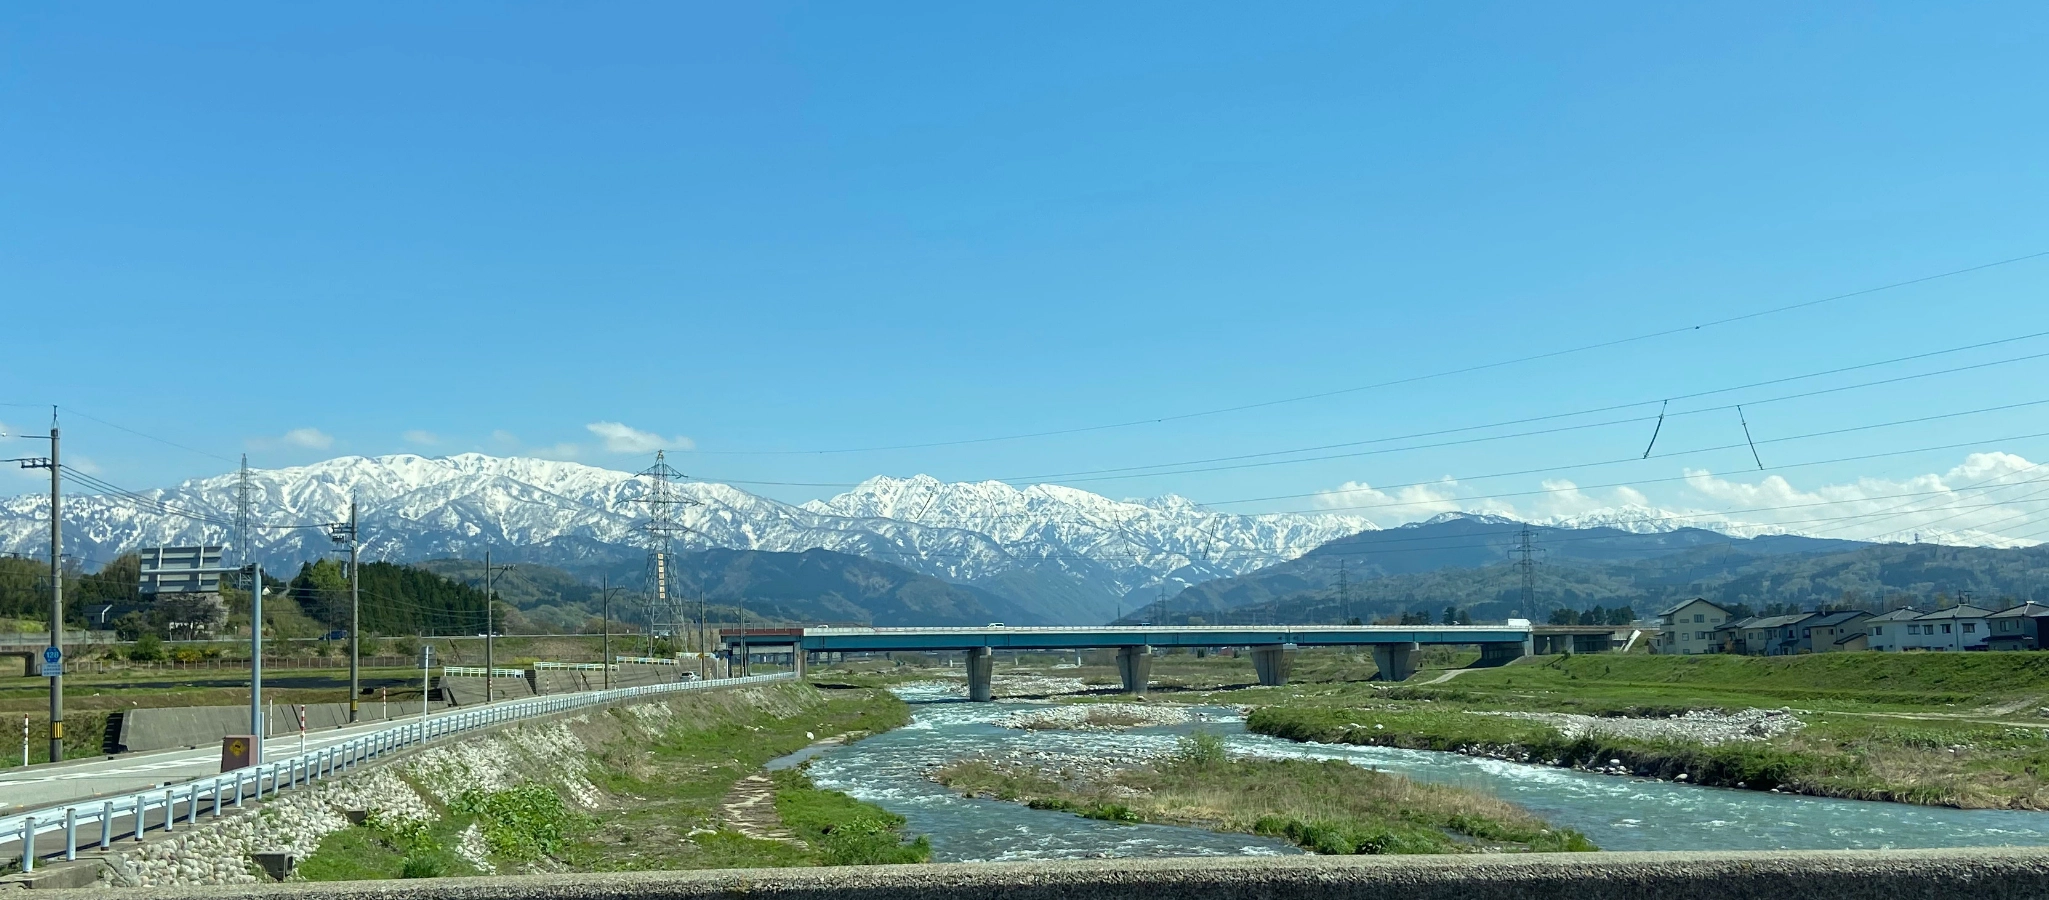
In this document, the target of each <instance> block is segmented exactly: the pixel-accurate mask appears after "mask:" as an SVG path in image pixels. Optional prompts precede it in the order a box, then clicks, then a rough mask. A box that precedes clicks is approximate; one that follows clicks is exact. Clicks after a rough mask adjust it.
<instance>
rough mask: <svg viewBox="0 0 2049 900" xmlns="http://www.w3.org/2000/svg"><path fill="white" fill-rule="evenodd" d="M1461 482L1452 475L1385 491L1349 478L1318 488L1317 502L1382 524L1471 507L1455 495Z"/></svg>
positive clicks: (1393, 523) (1408, 520)
mask: <svg viewBox="0 0 2049 900" xmlns="http://www.w3.org/2000/svg"><path fill="white" fill-rule="evenodd" d="M1457 487H1458V482H1456V481H1453V480H1451V479H1449V478H1447V479H1444V480H1443V481H1440V482H1437V483H1435V484H1412V485H1408V486H1405V487H1400V488H1396V489H1395V490H1393V491H1391V492H1390V491H1383V490H1381V489H1379V488H1376V487H1374V486H1372V485H1370V484H1367V483H1366V482H1363V481H1347V482H1345V483H1344V484H1341V485H1339V486H1337V488H1335V489H1333V490H1328V491H1319V492H1318V493H1317V495H1316V505H1317V506H1320V507H1323V508H1324V509H1328V510H1331V511H1333V512H1340V511H1341V512H1349V513H1353V514H1356V515H1360V516H1364V517H1366V518H1367V519H1370V520H1372V522H1373V524H1375V525H1379V526H1381V527H1383V528H1385V527H1387V526H1390V525H1399V524H1401V523H1403V522H1414V521H1419V520H1422V519H1427V518H1430V517H1431V516H1434V515H1437V514H1438V513H1446V512H1459V511H1471V510H1469V509H1468V506H1469V504H1465V503H1461V502H1460V501H1459V500H1458V498H1457V497H1456V496H1454V495H1453V491H1454V489H1456V488H1457Z"/></svg>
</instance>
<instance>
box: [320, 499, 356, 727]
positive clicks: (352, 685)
mask: <svg viewBox="0 0 2049 900" xmlns="http://www.w3.org/2000/svg"><path fill="white" fill-rule="evenodd" d="M327 535H328V537H329V538H331V539H333V540H334V541H335V542H336V543H347V544H348V547H349V721H350V722H352V723H353V722H355V721H356V719H357V717H358V715H359V710H358V709H357V702H358V698H359V697H360V696H361V695H362V691H363V687H362V650H363V641H362V638H361V637H360V636H359V635H360V633H361V631H362V627H363V625H362V614H363V592H362V587H363V583H362V579H361V578H360V577H359V576H358V575H357V574H356V562H357V559H356V557H357V553H356V548H357V541H356V501H355V499H354V498H350V499H349V521H348V524H346V525H343V524H334V525H329V526H327Z"/></svg>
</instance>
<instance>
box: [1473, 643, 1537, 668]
mask: <svg viewBox="0 0 2049 900" xmlns="http://www.w3.org/2000/svg"><path fill="white" fill-rule="evenodd" d="M1531 655H1533V654H1531V653H1530V642H1528V641H1515V642H1507V641H1503V642H1499V643H1492V644H1481V645H1480V661H1479V663H1477V665H1482V666H1505V665H1508V664H1509V663H1510V662H1512V661H1514V660H1517V659H1520V658H1522V657H1525V656H1531Z"/></svg>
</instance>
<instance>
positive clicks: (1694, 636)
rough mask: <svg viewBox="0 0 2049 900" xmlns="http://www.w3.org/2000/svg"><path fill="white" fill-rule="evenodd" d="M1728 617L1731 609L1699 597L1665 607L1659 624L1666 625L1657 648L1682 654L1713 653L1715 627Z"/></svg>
mask: <svg viewBox="0 0 2049 900" xmlns="http://www.w3.org/2000/svg"><path fill="white" fill-rule="evenodd" d="M1727 621H1729V611H1728V610H1726V609H1723V608H1721V607H1720V606H1717V605H1715V604H1713V603H1709V602H1708V601H1706V600H1704V599H1701V598H1699V597H1695V598H1693V599H1692V600H1688V601H1686V602H1684V603H1681V604H1679V605H1678V606H1674V607H1672V608H1671V609H1668V610H1665V611H1664V612H1662V613H1659V614H1658V624H1659V625H1661V626H1662V628H1663V634H1661V635H1660V636H1659V639H1658V648H1657V649H1658V652H1659V653H1677V654H1680V655H1682V656H1693V655H1696V654H1700V653H1714V652H1716V649H1717V647H1716V644H1715V629H1717V628H1720V627H1721V626H1722V624H1723V623H1725V622H1727Z"/></svg>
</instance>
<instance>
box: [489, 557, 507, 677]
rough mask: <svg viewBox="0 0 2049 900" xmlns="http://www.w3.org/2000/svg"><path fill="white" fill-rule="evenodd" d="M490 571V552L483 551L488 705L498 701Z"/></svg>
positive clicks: (495, 628)
mask: <svg viewBox="0 0 2049 900" xmlns="http://www.w3.org/2000/svg"><path fill="white" fill-rule="evenodd" d="M498 568H499V569H510V568H512V567H511V566H499V567H498ZM491 571H492V569H491V551H489V550H486V551H484V702H485V703H489V702H491V701H493V700H496V699H498V690H497V688H498V685H497V682H496V681H495V680H494V679H496V678H497V677H498V669H497V668H496V667H497V664H498V658H497V657H496V656H494V655H493V649H494V646H495V641H496V640H497V635H498V626H497V624H496V621H495V620H496V617H497V613H496V612H495V611H494V610H493V609H492V607H494V606H496V605H497V604H496V603H495V602H494V598H493V597H492V595H491Z"/></svg>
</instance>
